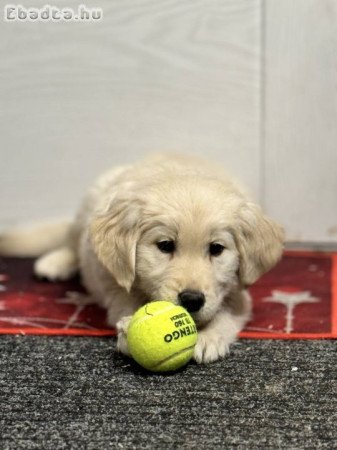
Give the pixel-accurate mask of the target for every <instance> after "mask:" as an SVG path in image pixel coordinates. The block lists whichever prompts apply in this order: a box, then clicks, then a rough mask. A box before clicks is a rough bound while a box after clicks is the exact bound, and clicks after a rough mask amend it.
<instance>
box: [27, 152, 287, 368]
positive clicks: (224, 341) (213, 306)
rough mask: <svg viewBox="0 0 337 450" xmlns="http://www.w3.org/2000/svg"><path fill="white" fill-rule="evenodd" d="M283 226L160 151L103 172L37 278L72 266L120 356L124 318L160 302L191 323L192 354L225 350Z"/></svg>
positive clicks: (202, 166) (230, 184) (217, 178)
mask: <svg viewBox="0 0 337 450" xmlns="http://www.w3.org/2000/svg"><path fill="white" fill-rule="evenodd" d="M282 247H283V232H282V229H281V228H280V227H279V226H278V225H277V224H276V223H275V222H273V221H272V220H271V219H269V218H268V217H266V216H265V215H264V214H263V213H262V211H261V209H260V208H259V207H258V206H257V205H256V204H254V203H253V202H251V201H250V200H249V199H248V198H247V196H246V195H245V194H244V193H243V191H242V190H241V189H240V188H239V187H238V186H237V185H236V184H235V183H234V181H233V180H231V179H230V178H229V177H228V176H227V175H224V174H222V173H221V172H219V171H218V170H217V169H216V168H213V167H211V166H210V165H209V164H207V163H205V162H204V161H200V160H198V159H196V158H191V157H182V156H166V155H164V156H158V157H152V158H149V159H148V160H145V162H142V163H140V164H136V165H134V166H128V167H121V168H117V169H113V170H111V171H110V172H108V173H105V174H104V175H103V176H101V177H100V178H99V179H98V180H97V182H96V183H95V184H94V186H93V187H92V188H91V190H89V192H88V195H87V197H86V198H85V199H84V201H83V204H82V206H81V208H80V210H79V212H78V215H77V217H76V219H75V221H74V223H73V224H72V226H71V227H70V230H69V233H68V236H67V238H66V240H65V242H64V244H63V245H62V246H60V247H59V248H57V249H55V250H53V251H51V252H49V253H47V254H46V255H44V256H42V257H41V258H39V259H38V260H37V262H36V264H35V272H36V274H37V275H38V276H43V277H47V278H49V279H66V278H68V277H70V276H72V275H73V274H74V273H75V272H76V271H77V270H78V269H79V270H80V273H81V277H82V280H83V284H84V286H85V287H86V288H87V290H88V292H89V293H90V295H91V296H92V299H93V300H94V301H96V302H98V303H99V304H100V305H102V306H104V307H105V308H106V309H107V320H108V323H109V324H110V325H112V326H116V327H117V330H118V343H117V345H118V349H119V350H120V351H121V352H123V353H125V354H128V348H127V340H126V335H127V328H128V323H129V320H130V316H131V315H132V314H133V313H134V312H135V310H136V309H137V308H138V307H139V306H140V305H142V304H144V303H146V302H149V301H153V300H160V299H165V300H169V301H171V302H172V303H175V304H180V305H182V306H184V307H185V308H186V309H187V310H188V311H189V312H190V313H191V315H192V316H193V318H194V320H195V322H196V324H197V327H198V329H199V335H198V341H197V345H196V347H195V352H194V358H195V360H196V361H197V362H199V363H201V362H203V363H207V362H211V361H215V360H217V359H218V358H220V357H223V356H224V355H225V354H226V353H227V352H228V348H229V345H230V344H231V343H232V342H233V341H234V340H235V338H236V336H237V334H238V332H239V331H240V330H241V329H242V328H243V326H244V325H245V323H246V321H247V320H248V319H249V317H250V312H251V302H250V297H249V294H248V292H247V290H246V288H247V287H248V286H249V285H251V284H252V283H254V282H255V281H256V280H257V279H258V278H259V277H260V276H261V275H262V274H263V273H264V272H266V271H267V270H269V269H270V268H271V267H273V266H274V264H275V263H276V262H277V261H278V260H279V258H280V256H281V253H282Z"/></svg>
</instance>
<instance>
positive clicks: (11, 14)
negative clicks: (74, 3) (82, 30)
mask: <svg viewBox="0 0 337 450" xmlns="http://www.w3.org/2000/svg"><path fill="white" fill-rule="evenodd" d="M102 18H103V10H102V8H88V7H87V6H86V5H79V6H78V8H77V9H76V10H75V9H72V8H67V7H64V8H59V7H58V6H53V5H44V6H43V7H42V8H33V7H29V8H27V7H25V6H23V5H9V4H8V5H5V7H4V20H5V21H6V22H35V21H51V22H61V21H63V22H71V21H83V22H90V21H99V20H102Z"/></svg>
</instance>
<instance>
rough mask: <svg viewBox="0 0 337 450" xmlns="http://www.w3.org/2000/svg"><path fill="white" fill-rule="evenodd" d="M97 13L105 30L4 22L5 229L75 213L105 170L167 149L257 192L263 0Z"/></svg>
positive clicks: (134, 5) (185, 1)
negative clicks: (226, 170) (228, 171)
mask: <svg viewBox="0 0 337 450" xmlns="http://www.w3.org/2000/svg"><path fill="white" fill-rule="evenodd" d="M21 3H23V2H21ZM57 3H58V2H57ZM66 3H67V6H68V7H75V6H77V5H78V3H77V2H74V1H72V0H69V1H67V2H66ZM45 4H46V2H45V1H44V0H42V1H41V0H39V1H35V2H34V6H35V7H36V6H39V5H41V6H43V5H45ZM63 6H64V5H63ZM88 6H89V2H88ZM90 6H98V7H102V8H103V12H104V18H103V20H102V21H101V22H98V23H73V22H72V23H51V22H47V23H42V22H39V23H30V22H26V23H4V22H2V23H1V26H0V65H1V67H0V71H1V75H2V82H1V85H0V117H1V125H0V138H1V146H0V152H1V155H0V156H1V172H0V204H1V215H0V225H2V226H6V225H9V224H12V223H20V222H23V221H25V220H32V219H36V218H44V217H53V216H60V215H67V214H70V213H72V212H73V210H74V208H75V207H76V205H77V203H78V201H79V199H80V197H81V195H82V193H83V190H84V189H85V187H86V186H87V185H88V183H89V182H90V181H91V180H92V178H94V177H95V176H96V174H98V173H99V172H100V171H101V170H104V169H105V168H106V167H108V166H110V165H112V164H118V163H121V162H128V161H132V160H135V159H137V158H138V157H140V156H141V155H143V154H144V153H146V152H152V151H156V150H162V149H163V150H165V149H168V150H169V149H173V150H178V151H179V150H181V151H186V152H192V153H196V154H207V155H208V156H210V157H211V158H214V159H216V160H219V161H221V162H223V163H224V164H228V166H229V167H230V168H232V169H233V170H234V172H235V173H237V175H238V176H239V177H240V178H241V179H243V180H244V181H245V182H246V183H247V184H248V186H249V187H250V188H251V190H252V191H253V192H254V193H256V194H258V193H259V189H260V187H259V180H260V179H261V178H260V172H259V171H260V167H261V164H260V162H261V161H260V147H259V101H260V77H259V75H260V71H259V69H260V17H261V14H260V13H261V11H260V1H259V0H225V1H213V0H210V1H203V0H197V1H195V0H182V1H180V0H179V1H177V0H174V1H173V0H160V1H157V0H151V1H149V0H147V1H145V0H141V1H139V0H133V1H130V0H127V1H123V2H120V1H117V0H114V1H111V0H109V1H108V0H97V1H91V2H90Z"/></svg>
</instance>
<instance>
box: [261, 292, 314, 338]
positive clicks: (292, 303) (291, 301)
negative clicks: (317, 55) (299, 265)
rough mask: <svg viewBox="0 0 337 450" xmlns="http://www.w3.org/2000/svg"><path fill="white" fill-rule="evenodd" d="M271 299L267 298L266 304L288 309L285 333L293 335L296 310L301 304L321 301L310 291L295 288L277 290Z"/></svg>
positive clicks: (265, 299)
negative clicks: (278, 304)
mask: <svg viewBox="0 0 337 450" xmlns="http://www.w3.org/2000/svg"><path fill="white" fill-rule="evenodd" d="M271 294H272V295H271V296H270V297H265V298H264V299H263V300H264V301H265V302H273V303H281V304H282V305H284V306H285V307H286V327H285V329H284V331H285V332H286V333H291V332H292V331H293V329H294V327H293V322H294V309H295V307H296V306H297V305H300V304H301V303H317V302H320V299H319V298H317V297H313V296H312V295H311V292H310V291H300V290H297V289H295V288H288V289H287V288H286V289H285V290H284V291H281V290H278V289H275V290H273V291H272V292H271Z"/></svg>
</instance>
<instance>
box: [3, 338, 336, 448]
mask: <svg viewBox="0 0 337 450" xmlns="http://www.w3.org/2000/svg"><path fill="white" fill-rule="evenodd" d="M114 350H115V340H114V339H112V338H78V337H32V336H25V337H24V336H19V337H16V336H0V352H1V353H0V354H1V357H0V389H1V391H0V395H1V402H0V449H1V450H5V449H11V450H12V449H13V450H19V449H25V450H29V449H43V450H48V449H53V450H55V449H92V450H97V449H109V448H112V449H115V448H116V449H201V450H202V449H214V448H221V449H249V450H253V449H287V450H289V449H336V448H337V432H336V429H337V369H336V367H337V365H336V363H337V342H336V341H292V342H286V341H248V340H242V341H240V342H238V343H236V344H235V345H234V346H233V347H232V353H231V354H230V355H229V356H228V357H227V359H225V360H223V361H221V362H217V363H213V364H211V365H208V366H197V365H195V364H190V365H189V366H188V367H187V368H186V369H185V370H182V371H180V372H178V373H176V374H174V375H149V374H147V373H144V372H143V371H142V370H140V369H139V368H138V367H137V366H136V365H134V364H130V361H129V360H128V359H125V358H123V357H122V356H119V355H117V354H116V353H115V351H114ZM295 368H297V370H296V369H295Z"/></svg>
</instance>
